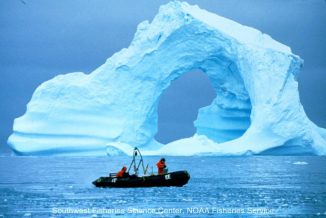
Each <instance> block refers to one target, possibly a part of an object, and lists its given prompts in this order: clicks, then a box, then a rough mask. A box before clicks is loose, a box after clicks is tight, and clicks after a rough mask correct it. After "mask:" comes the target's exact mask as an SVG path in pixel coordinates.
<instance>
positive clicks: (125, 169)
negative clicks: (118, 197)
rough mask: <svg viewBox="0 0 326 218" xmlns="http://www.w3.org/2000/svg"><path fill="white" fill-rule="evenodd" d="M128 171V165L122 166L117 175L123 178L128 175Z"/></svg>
mask: <svg viewBox="0 0 326 218" xmlns="http://www.w3.org/2000/svg"><path fill="white" fill-rule="evenodd" d="M127 176H128V173H127V167H125V166H124V167H122V169H121V170H120V171H119V172H118V173H117V175H116V177H118V178H122V177H127Z"/></svg>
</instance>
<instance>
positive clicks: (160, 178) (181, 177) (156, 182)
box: [93, 148, 190, 188]
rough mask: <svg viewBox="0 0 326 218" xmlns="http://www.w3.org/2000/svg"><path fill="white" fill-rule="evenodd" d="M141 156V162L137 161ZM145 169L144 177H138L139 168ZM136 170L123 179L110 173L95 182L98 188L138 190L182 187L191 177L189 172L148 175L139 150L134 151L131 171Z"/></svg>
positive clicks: (126, 174)
mask: <svg viewBox="0 0 326 218" xmlns="http://www.w3.org/2000/svg"><path fill="white" fill-rule="evenodd" d="M138 155H139V158H140V160H138V161H137V156H138ZM140 166H142V168H143V173H144V175H143V176H138V171H139V167H140ZM132 167H133V168H134V174H133V175H129V171H128V172H126V173H125V175H124V176H123V177H118V176H117V174H116V173H110V176H108V177H100V178H98V179H97V180H95V181H94V182H93V184H94V185H95V186H96V187H111V188H136V187H162V186H177V187H182V186H184V185H185V184H187V183H188V181H189V179H190V175H189V173H188V172H187V171H176V172H171V173H168V172H164V173H162V174H159V175H155V174H153V173H151V174H150V175H147V169H148V165H147V166H146V168H145V167H144V161H143V157H142V155H141V153H140V151H139V149H138V148H135V149H134V153H133V160H132V162H131V164H130V167H129V170H130V169H131V168H132Z"/></svg>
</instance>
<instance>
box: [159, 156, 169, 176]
mask: <svg viewBox="0 0 326 218" xmlns="http://www.w3.org/2000/svg"><path fill="white" fill-rule="evenodd" d="M156 166H157V171H158V175H162V174H164V173H167V171H168V170H167V169H166V164H165V158H161V160H160V161H159V162H157V164H156Z"/></svg>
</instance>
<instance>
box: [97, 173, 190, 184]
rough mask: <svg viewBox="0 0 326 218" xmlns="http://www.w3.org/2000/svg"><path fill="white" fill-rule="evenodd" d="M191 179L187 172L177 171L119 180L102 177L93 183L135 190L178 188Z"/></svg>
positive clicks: (133, 176)
mask: <svg viewBox="0 0 326 218" xmlns="http://www.w3.org/2000/svg"><path fill="white" fill-rule="evenodd" d="M189 179H190V176H189V173H188V172H187V171H176V172H171V173H167V174H163V175H150V176H140V177H138V176H135V175H132V176H128V177H124V178H117V177H114V176H112V177H111V176H110V177H100V178H98V179H97V180H95V181H94V182H93V184H94V185H95V186H96V187H112V188H135V187H159V186H178V187H181V186H183V185H185V184H187V182H188V180H189Z"/></svg>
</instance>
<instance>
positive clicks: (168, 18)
mask: <svg viewBox="0 0 326 218" xmlns="http://www.w3.org/2000/svg"><path fill="white" fill-rule="evenodd" d="M301 67H302V60H301V59H300V58H299V57H298V56H296V55H294V54H292V52H291V49H290V48H289V47H287V46H285V45H283V44H281V43H279V42H277V41H275V40H273V39H272V38H271V37H269V36H268V35H266V34H263V33H261V32H260V31H258V30H255V29H253V28H250V27H246V26H242V25H241V24H238V23H236V22H233V21H231V20H228V19H226V18H223V17H220V16H218V15H215V14H212V13H209V12H207V11H205V10H201V9H199V8H198V7H197V6H190V5H188V4H187V3H181V2H178V1H174V2H170V3H168V4H167V5H164V6H162V7H161V8H160V10H159V13H158V14H157V15H156V16H155V18H154V20H153V21H152V23H149V22H148V21H144V22H142V23H141V24H140V25H139V26H138V29H137V32H136V34H135V37H134V39H133V41H132V42H131V45H130V46H129V47H128V48H127V49H122V50H121V51H120V52H118V53H116V54H114V55H113V56H112V57H111V58H109V59H108V60H107V61H106V63H105V64H103V65H102V66H100V67H99V68H98V69H96V70H95V71H94V72H92V73H91V74H90V75H85V74H83V73H71V74H67V75H61V76H57V77H55V78H54V79H52V80H49V81H47V82H45V83H43V84H42V85H41V86H39V87H38V88H37V90H36V91H35V93H34V94H33V97H32V99H31V101H30V102H29V104H28V105H27V111H26V113H25V114H24V115H23V116H22V117H20V118H18V119H16V120H15V122H14V128H13V130H14V131H13V134H12V135H11V136H10V138H9V140H8V142H9V144H10V145H11V147H12V148H13V149H14V150H15V151H17V152H19V153H22V154H33V153H34V154H35V153H38V154H40V153H41V154H43V153H50V154H58V153H72V152H74V153H77V154H104V153H105V151H109V152H110V151H112V150H114V149H115V150H118V151H121V152H124V153H129V152H130V150H131V148H132V146H139V147H142V149H143V151H144V152H143V153H146V154H171V155H193V154H199V153H200V154H203V153H209V154H218V155H223V154H245V153H248V152H249V153H261V152H264V151H266V150H268V151H271V150H272V151H275V150H278V151H280V149H278V148H281V153H283V154H287V153H288V151H291V152H292V151H295V152H294V153H314V154H325V153H326V149H325V148H326V146H325V144H326V142H325V135H326V133H325V130H324V129H321V128H318V127H317V126H316V125H314V124H313V123H312V122H311V121H310V120H309V119H308V118H307V116H306V114H305V113H304V110H303V107H302V105H301V103H300V100H299V94H298V83H297V81H296V75H297V73H298V72H299V70H300V68H301ZM198 68H199V69H201V70H202V71H204V72H205V73H206V74H207V75H208V77H209V78H210V79H211V81H213V84H214V88H215V89H217V90H218V92H217V93H218V96H217V98H216V100H214V101H213V103H212V105H210V106H208V107H206V108H203V109H201V110H200V112H199V116H198V120H197V121H196V123H195V124H196V127H197V130H198V132H197V134H196V135H195V136H194V137H192V138H189V139H183V140H179V141H176V142H173V143H170V144H168V145H161V144H159V143H157V142H156V141H155V140H154V135H155V133H156V131H157V105H158V100H159V97H160V95H161V94H162V92H163V90H165V89H166V88H167V87H168V86H169V85H170V83H171V81H173V80H174V79H175V78H178V77H179V76H180V75H182V74H183V73H184V72H187V71H190V70H191V69H198ZM249 117H250V125H249V124H248V120H249ZM248 125H249V127H248ZM237 131H239V132H237ZM242 133H244V134H243V135H241V134H242ZM240 135H241V136H240ZM239 136H240V137H239ZM237 137H239V138H237ZM211 139H212V140H211ZM107 143H110V145H111V147H112V149H111V147H109V148H108V149H107V146H106V144H107ZM273 149H274V150H273Z"/></svg>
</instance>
